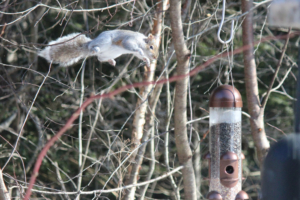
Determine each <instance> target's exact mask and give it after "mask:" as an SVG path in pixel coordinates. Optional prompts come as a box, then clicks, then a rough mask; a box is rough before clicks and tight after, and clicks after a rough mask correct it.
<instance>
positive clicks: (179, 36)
mask: <svg viewBox="0 0 300 200" xmlns="http://www.w3.org/2000/svg"><path fill="white" fill-rule="evenodd" d="M170 18H171V28H172V38H173V44H174V48H175V51H176V58H177V69H176V72H177V75H183V74H187V73H188V65H189V57H190V52H189V50H188V49H187V46H186V44H185V41H184V35H183V31H182V30H183V29H182V21H181V1H179V0H172V1H170ZM187 87H188V77H187V78H184V79H182V80H179V81H177V82H176V93H175V107H174V113H175V116H174V120H175V142H176V147H177V154H178V159H179V162H180V164H182V165H184V168H183V169H182V175H183V185H184V197H185V199H188V200H193V199H197V194H196V181H195V175H194V168H193V163H192V151H191V149H190V145H189V142H188V136H187V128H186V122H187V116H186V114H187V113H186V106H187Z"/></svg>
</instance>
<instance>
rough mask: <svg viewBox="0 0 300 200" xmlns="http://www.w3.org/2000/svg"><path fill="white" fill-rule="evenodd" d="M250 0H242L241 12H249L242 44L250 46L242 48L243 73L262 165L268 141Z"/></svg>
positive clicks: (251, 123) (249, 110) (252, 131)
mask: <svg viewBox="0 0 300 200" xmlns="http://www.w3.org/2000/svg"><path fill="white" fill-rule="evenodd" d="M252 4H253V2H252V0H242V12H243V13H245V12H249V13H248V14H247V15H246V17H245V19H244V22H243V24H242V29H243V45H244V46H247V45H249V46H250V48H247V49H246V50H244V52H243V53H244V66H245V69H244V73H245V84H246V94H247V104H248V112H249V114H250V116H251V119H250V125H251V134H252V137H253V140H254V143H255V146H256V150H257V157H258V160H259V164H260V165H262V162H263V160H264V157H265V156H266V154H267V152H268V150H269V148H270V143H269V141H268V140H267V137H266V132H265V127H264V118H263V114H264V113H263V112H260V110H261V105H260V102H259V94H258V85H257V74H256V65H255V60H254V54H253V52H254V49H253V22H252V18H253V13H252V11H250V9H251V8H252Z"/></svg>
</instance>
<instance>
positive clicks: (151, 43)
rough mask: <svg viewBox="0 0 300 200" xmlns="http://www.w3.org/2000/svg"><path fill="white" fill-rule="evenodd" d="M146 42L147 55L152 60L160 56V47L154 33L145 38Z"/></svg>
mask: <svg viewBox="0 0 300 200" xmlns="http://www.w3.org/2000/svg"><path fill="white" fill-rule="evenodd" d="M145 42H146V49H147V50H148V51H147V52H146V54H147V57H148V58H149V59H150V60H156V59H157V58H158V47H157V44H156V39H155V37H154V36H153V35H152V34H149V35H148V37H147V38H146V39H145Z"/></svg>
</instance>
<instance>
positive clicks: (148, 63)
mask: <svg viewBox="0 0 300 200" xmlns="http://www.w3.org/2000/svg"><path fill="white" fill-rule="evenodd" d="M143 61H144V62H146V65H147V67H150V60H149V58H146V57H145V58H143Z"/></svg>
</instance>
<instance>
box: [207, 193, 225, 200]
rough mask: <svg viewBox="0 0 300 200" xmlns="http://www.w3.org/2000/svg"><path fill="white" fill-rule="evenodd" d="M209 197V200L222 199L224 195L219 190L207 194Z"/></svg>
mask: <svg viewBox="0 0 300 200" xmlns="http://www.w3.org/2000/svg"><path fill="white" fill-rule="evenodd" d="M206 197H207V199H209V200H222V199H223V198H222V195H221V194H220V193H219V192H216V191H211V192H209V193H208V194H207V196H206Z"/></svg>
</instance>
